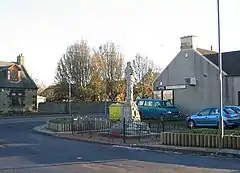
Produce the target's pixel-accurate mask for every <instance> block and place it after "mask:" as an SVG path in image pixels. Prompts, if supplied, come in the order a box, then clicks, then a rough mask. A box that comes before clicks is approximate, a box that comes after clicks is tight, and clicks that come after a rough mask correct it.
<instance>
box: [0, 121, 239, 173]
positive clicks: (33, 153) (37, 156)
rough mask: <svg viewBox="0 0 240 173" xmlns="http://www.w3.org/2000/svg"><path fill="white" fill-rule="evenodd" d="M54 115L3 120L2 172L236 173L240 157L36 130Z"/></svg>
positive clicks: (0, 141)
mask: <svg viewBox="0 0 240 173" xmlns="http://www.w3.org/2000/svg"><path fill="white" fill-rule="evenodd" d="M48 119H51V117H43V118H41V117H40V118H39V117H38V118H24V120H23V119H21V118H20V119H19V118H16V119H8V120H6V119H4V120H2V121H1V125H0V172H5V173H11V172H14V173H15V172H19V173H20V172H21V173H22V172H34V173H42V172H45V173H46V172H49V173H55V172H56V173H72V172H74V173H76V172H84V173H88V172H92V173H95V172H96V173H103V172H104V173H106V172H109V173H110V172H113V173H118V172H119V173H120V172H121V173H123V172H131V173H135V172H138V173H141V172H148V173H152V172H162V173H165V172H174V173H188V172H189V173H190V172H194V173H200V172H208V173H213V172H214V173H215V172H216V173H222V172H229V173H237V172H239V173H240V171H238V170H240V164H239V161H240V160H239V159H234V158H215V157H209V156H208V157H207V156H191V155H182V154H178V153H166V152H153V151H148V150H141V149H132V148H123V147H119V146H112V145H101V144H94V143H87V142H80V141H71V140H66V139H59V138H55V137H51V136H44V135H41V134H37V133H34V132H33V130H32V128H33V127H34V126H37V125H41V124H43V123H44V122H45V121H46V120H48Z"/></svg>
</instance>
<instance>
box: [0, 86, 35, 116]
mask: <svg viewBox="0 0 240 173" xmlns="http://www.w3.org/2000/svg"><path fill="white" fill-rule="evenodd" d="M10 92H11V89H1V91H0V113H8V112H19V113H20V112H26V111H33V110H34V109H35V107H36V103H37V91H36V90H32V89H31V90H25V97H24V100H23V105H19V106H12V97H11V95H10Z"/></svg>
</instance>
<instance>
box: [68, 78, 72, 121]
mask: <svg viewBox="0 0 240 173" xmlns="http://www.w3.org/2000/svg"><path fill="white" fill-rule="evenodd" d="M71 97H72V91H71V82H70V80H69V81H68V113H69V116H70V117H71V116H72V109H71V107H72V105H71Z"/></svg>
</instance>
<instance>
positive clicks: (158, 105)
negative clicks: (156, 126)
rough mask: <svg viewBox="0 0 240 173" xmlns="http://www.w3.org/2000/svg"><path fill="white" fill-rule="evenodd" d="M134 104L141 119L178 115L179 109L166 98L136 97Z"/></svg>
mask: <svg viewBox="0 0 240 173" xmlns="http://www.w3.org/2000/svg"><path fill="white" fill-rule="evenodd" d="M136 104H137V106H138V110H139V114H140V116H141V119H159V118H161V117H163V116H171V117H179V116H180V111H179V109H178V108H177V107H176V106H174V105H173V104H172V103H171V102H170V101H168V100H159V99H138V100H137V101H136Z"/></svg>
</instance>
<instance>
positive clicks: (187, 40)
mask: <svg viewBox="0 0 240 173" xmlns="http://www.w3.org/2000/svg"><path fill="white" fill-rule="evenodd" d="M180 39H181V47H180V48H181V50H186V49H196V48H197V47H196V36H193V35H188V36H184V37H181V38H180Z"/></svg>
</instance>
